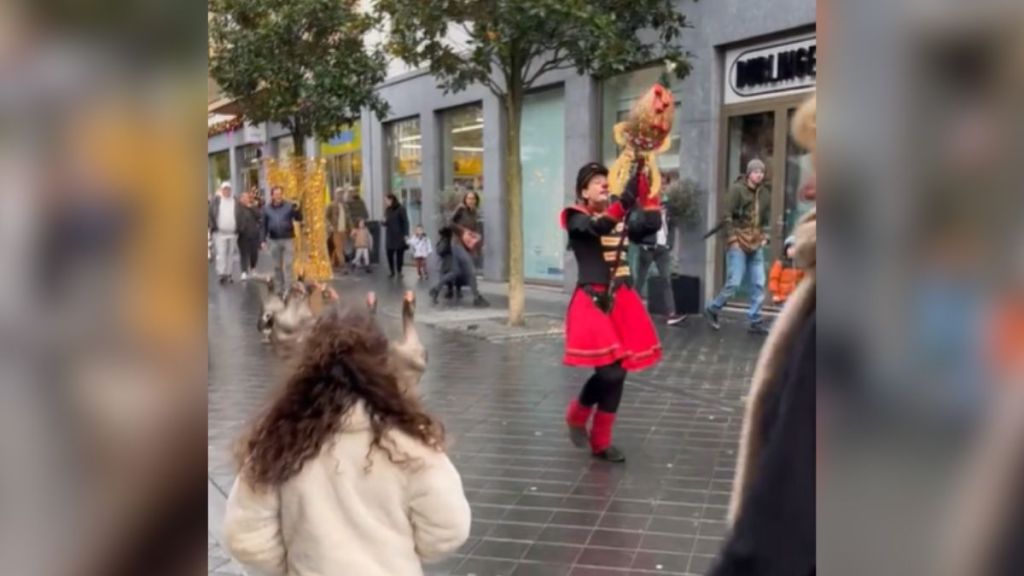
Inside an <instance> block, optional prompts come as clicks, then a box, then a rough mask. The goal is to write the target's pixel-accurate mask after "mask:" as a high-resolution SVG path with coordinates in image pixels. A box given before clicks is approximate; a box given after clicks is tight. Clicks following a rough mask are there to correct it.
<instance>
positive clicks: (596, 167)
mask: <svg viewBox="0 0 1024 576" xmlns="http://www.w3.org/2000/svg"><path fill="white" fill-rule="evenodd" d="M594 176H605V177H607V176H608V169H607V168H605V167H604V165H602V164H600V163H599V162H590V163H588V164H584V165H583V168H580V171H579V172H578V173H577V174H576V192H580V191H581V190H583V189H584V188H586V187H587V185H588V184H590V181H591V180H593V179H594Z"/></svg>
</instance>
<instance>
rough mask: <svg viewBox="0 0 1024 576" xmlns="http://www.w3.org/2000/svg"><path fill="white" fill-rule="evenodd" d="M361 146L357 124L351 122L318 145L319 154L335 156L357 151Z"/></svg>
mask: <svg viewBox="0 0 1024 576" xmlns="http://www.w3.org/2000/svg"><path fill="white" fill-rule="evenodd" d="M361 147H362V138H361V134H360V126H359V124H353V125H351V126H348V127H346V128H344V129H343V130H342V131H341V132H338V133H337V134H335V135H334V136H333V137H332V138H331V139H330V140H328V141H327V142H325V143H323V144H321V145H320V155H321V156H336V155H338V154H349V153H352V152H358V151H359V150H360V149H361Z"/></svg>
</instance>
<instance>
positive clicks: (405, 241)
mask: <svg viewBox="0 0 1024 576" xmlns="http://www.w3.org/2000/svg"><path fill="white" fill-rule="evenodd" d="M385 202H386V203H387V206H386V207H385V209H384V230H385V231H384V248H385V249H386V250H387V255H388V271H389V272H390V274H388V278H394V277H395V276H398V277H399V278H401V277H402V264H403V263H404V262H405V249H406V247H408V246H409V215H408V214H406V212H405V206H402V204H401V203H400V202H399V201H398V197H397V196H395V195H394V194H388V195H387V196H385Z"/></svg>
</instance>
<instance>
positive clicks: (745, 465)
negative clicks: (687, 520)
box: [729, 210, 818, 524]
mask: <svg viewBox="0 0 1024 576" xmlns="http://www.w3.org/2000/svg"><path fill="white" fill-rule="evenodd" d="M817 224H818V221H817V210H811V211H810V212H808V213H807V214H806V215H804V217H803V218H802V219H801V220H800V223H799V224H798V225H797V229H796V233H795V236H796V247H795V249H796V258H795V260H796V264H797V266H798V267H799V268H801V269H803V270H804V279H803V280H802V281H801V282H800V284H799V285H797V287H796V290H794V291H793V294H792V295H791V296H790V297H789V300H787V301H786V305H785V307H784V308H783V309H782V313H781V314H779V318H778V320H776V322H775V325H774V326H773V327H772V330H771V332H770V333H769V334H768V337H767V339H766V340H765V343H764V346H763V347H762V348H761V354H760V356H759V357H758V359H757V365H756V366H755V368H754V376H753V378H752V379H751V384H750V392H749V393H748V395H747V406H746V413H745V414H744V416H743V430H742V432H741V435H740V449H739V457H738V459H737V463H736V476H735V478H734V479H733V486H732V498H731V500H730V502H729V523H730V524H733V523H735V521H736V518H737V517H738V515H739V510H740V507H741V506H742V505H743V495H744V493H745V492H746V490H747V487H749V486H750V485H751V482H752V481H753V475H754V474H755V473H756V466H757V461H758V458H759V457H760V453H761V449H762V444H763V439H762V438H760V437H759V435H758V431H759V430H760V429H761V426H760V422H761V418H762V416H763V412H764V404H765V399H766V397H767V396H768V393H769V392H770V391H771V390H773V387H775V386H777V385H778V384H779V382H780V381H781V380H782V372H783V369H784V368H785V362H786V351H787V350H788V349H789V348H790V347H791V346H792V344H793V341H794V339H795V338H796V336H797V333H798V331H799V329H800V321H801V319H803V318H804V317H806V316H807V314H808V312H809V311H811V310H812V309H813V308H814V306H815V303H816V289H817V283H816V281H815V280H816V266H817V242H818V232H817V230H818V228H817Z"/></svg>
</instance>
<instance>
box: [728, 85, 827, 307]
mask: <svg viewBox="0 0 1024 576" xmlns="http://www.w3.org/2000/svg"><path fill="white" fill-rule="evenodd" d="M806 98H807V95H798V96H791V97H785V98H779V99H777V100H772V101H768V102H764V103H762V102H758V103H756V104H740V105H734V106H728V107H726V108H725V110H724V114H723V116H724V119H723V124H722V144H721V146H722V148H721V152H720V158H722V159H723V160H724V161H723V163H722V166H721V167H720V170H719V179H720V181H719V186H718V215H719V217H720V218H721V217H722V216H724V215H725V209H726V206H725V199H726V197H727V194H728V190H729V188H730V187H731V186H733V185H736V184H737V183H739V185H742V183H743V182H744V179H745V177H746V174H745V173H746V169H747V164H749V163H750V161H751V160H753V159H755V158H756V159H759V160H761V161H762V162H764V164H765V178H764V190H765V192H767V193H768V194H771V218H770V223H771V225H770V230H769V242H768V246H767V247H765V249H764V265H765V286H766V289H767V284H768V281H767V278H768V271H769V270H771V265H772V263H773V262H775V260H778V259H780V258H783V257H784V254H785V249H784V246H783V245H784V243H785V240H786V238H788V237H789V236H790V235H792V234H793V229H794V228H795V225H796V222H797V221H798V220H799V219H800V217H801V216H803V215H804V214H805V213H806V212H807V211H808V210H810V209H811V208H812V207H813V205H814V202H813V201H812V200H807V199H805V198H804V197H803V191H804V190H805V187H806V185H807V183H808V182H809V181H810V178H811V176H812V167H811V159H810V155H809V154H808V153H807V152H806V151H805V150H803V149H802V148H800V146H799V145H798V144H797V143H796V142H795V141H794V140H793V138H792V136H791V135H790V125H791V123H792V122H791V121H792V118H793V115H794V114H795V112H796V108H797V107H798V106H799V105H800V104H801V103H802V102H803V101H804V100H805V99H806ZM776 150H778V151H780V152H781V153H780V154H776V153H775V151H776ZM726 244H727V243H726V241H725V237H724V236H722V235H719V236H718V243H717V246H718V249H717V252H718V255H717V257H716V273H715V286H714V288H715V292H716V293H717V291H718V290H720V289H721V287H722V286H723V285H724V284H725V275H726V265H725V255H726V250H727V248H728V246H727V245H726ZM750 289H751V284H750V274H749V273H748V274H747V277H746V278H744V281H743V284H742V285H741V286H740V288H739V290H737V293H736V296H735V298H734V299H733V304H734V305H737V306H740V307H745V306H746V305H747V303H748V302H749V300H750ZM771 305H772V298H771V295H770V294H767V293H766V295H765V306H766V307H771Z"/></svg>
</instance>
